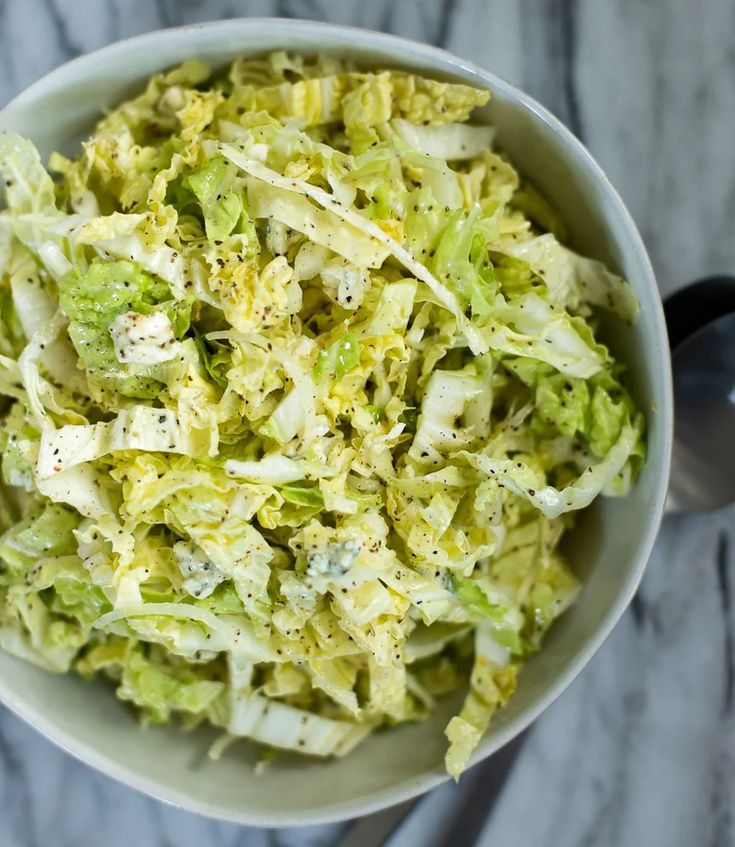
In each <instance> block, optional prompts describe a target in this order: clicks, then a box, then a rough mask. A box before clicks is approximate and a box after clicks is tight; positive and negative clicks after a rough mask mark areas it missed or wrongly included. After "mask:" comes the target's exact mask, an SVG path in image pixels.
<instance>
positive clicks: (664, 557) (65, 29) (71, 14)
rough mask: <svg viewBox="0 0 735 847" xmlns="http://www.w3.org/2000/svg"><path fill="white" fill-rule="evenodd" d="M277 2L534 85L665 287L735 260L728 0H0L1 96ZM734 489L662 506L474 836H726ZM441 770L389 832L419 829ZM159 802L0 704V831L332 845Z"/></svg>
mask: <svg viewBox="0 0 735 847" xmlns="http://www.w3.org/2000/svg"><path fill="white" fill-rule="evenodd" d="M241 15H280V16H285V17H305V18H315V19H322V20H333V21H336V22H340V23H351V24H355V25H358V26H364V27H370V28H373V29H381V30H387V31H391V32H396V33H399V34H401V35H407V36H410V37H413V38H418V39H421V40H425V41H430V42H433V43H436V44H441V45H442V46H445V47H447V48H448V49H450V50H452V51H453V52H455V53H458V54H460V55H462V56H464V57H466V58H469V59H472V60H473V61H475V62H477V63H478V64H481V65H483V66H485V67H488V68H491V69H492V70H494V71H496V72H497V73H499V74H500V75H501V76H504V77H506V78H507V79H509V80H510V81H512V82H514V83H516V84H518V85H519V86H521V87H522V88H524V89H526V90H527V91H529V92H530V93H531V94H533V95H534V96H536V97H537V98H538V99H539V100H541V101H542V102H543V103H544V104H545V105H547V106H548V107H549V108H551V109H552V110H553V111H554V112H555V113H556V114H558V115H559V116H560V117H561V118H562V119H563V120H564V121H565V122H566V123H567V124H568V125H569V126H570V127H571V128H572V129H573V130H574V131H575V132H576V133H577V134H578V135H579V136H580V137H581V138H582V139H583V140H584V141H585V143H586V144H587V145H588V146H589V147H590V149H591V150H592V152H593V154H594V155H595V156H596V158H597V159H598V161H599V162H600V164H601V165H602V166H603V168H604V169H605V170H606V171H607V173H608V175H609V176H610V178H611V180H612V182H613V183H614V184H615V185H616V187H617V188H618V190H619V191H620V193H621V194H622V196H623V199H624V200H625V201H626V203H627V204H628V207H629V208H630V210H631V212H632V214H633V216H634V218H635V219H636V221H637V223H638V225H639V227H640V228H641V231H642V233H643V236H644V238H645V240H646V243H647V245H648V248H649V250H650V253H651V257H652V260H653V263H654V267H655V269H656V272H657V275H658V279H659V282H660V285H661V288H662V290H663V291H670V290H673V289H675V288H677V287H678V286H680V285H682V284H684V283H686V282H687V281H688V280H690V279H692V278H694V277H696V276H702V275H705V274H710V273H717V272H727V271H733V270H734V269H735V239H734V238H733V235H732V229H733V223H732V221H733V217H734V216H735V147H734V146H733V144H732V134H733V130H734V129H735V4H733V3H732V2H731V0H708V2H706V3H702V4H698V5H697V6H696V7H695V5H694V4H692V3H690V2H689V0H454V2H453V0H400V2H397V0H331V1H330V0H250V2H245V0H240V2H237V0H156V1H155V2H153V1H152V0H0V104H2V103H4V102H6V101H7V100H8V99H9V98H10V97H12V96H13V95H14V94H15V93H16V92H18V91H20V90H21V89H22V88H24V87H25V86H26V85H28V84H29V83H30V82H32V81H33V80H35V79H37V78H38V77H39V76H41V75H42V74H44V73H45V72H47V71H48V70H50V69H51V68H53V67H55V66H56V65H58V64H60V63H62V62H63V61H66V60H67V59H69V58H72V57H74V56H75V55H79V54H80V53H84V52H87V51H89V50H93V49H95V48H96V47H99V46H101V45H103V44H106V43H108V42H110V41H114V40H117V39H119V38H124V37H127V36H130V35H134V34H137V33H140V32H145V31H148V30H152V29H156V28H158V27H161V26H174V25H178V24H182V23H192V22H195V21H201V20H209V19H214V18H221V17H234V16H241ZM734 556H735V509H727V510H723V511H721V512H720V513H718V514H716V515H710V516H683V517H677V518H667V520H666V521H665V524H664V527H663V529H662V532H661V537H660V539H659V542H658V544H657V547H656V550H655V553H654V556H653V558H652V561H651V564H650V567H649V569H648V571H647V574H646V577H645V579H644V582H643V585H642V588H641V591H640V593H639V595H638V597H637V599H636V602H635V603H634V605H633V607H632V608H631V610H630V611H629V612H628V613H627V614H626V615H625V617H624V618H623V620H622V622H621V624H620V625H619V626H618V628H617V629H616V630H615V632H614V634H613V635H612V636H611V638H610V639H609V640H608V642H607V643H606V645H605V646H604V647H603V649H602V650H601V651H600V653H599V655H598V656H597V657H596V658H595V660H594V661H593V662H592V663H591V665H590V666H589V667H588V668H587V670H585V671H584V673H583V674H582V675H581V676H580V678H579V679H578V681H577V682H576V683H575V684H574V685H573V686H572V688H571V689H570V690H569V691H568V692H567V693H566V694H564V695H563V696H562V697H561V698H560V699H559V700H558V701H557V703H556V704H555V705H554V706H553V707H552V708H551V709H549V710H548V712H547V713H546V714H545V715H544V716H543V717H542V719H541V720H539V721H538V722H537V724H536V726H535V728H534V730H533V733H532V735H531V737H530V740H529V741H528V743H527V744H526V747H525V748H524V751H523V753H522V755H521V757H520V759H519V760H518V763H517V765H516V767H515V769H514V771H513V773H512V775H511V778H510V779H509V781H508V782H507V784H506V787H505V789H504V791H503V794H502V796H501V798H500V801H499V803H498V805H497V806H496V808H495V811H494V813H493V815H492V817H491V819H490V820H489V821H488V824H487V826H486V828H485V831H484V833H483V837H482V844H483V845H484V847H490V845H496V844H505V845H512V847H636V846H637V845H640V844H646V845H647V847H658V845H666V847H690V845H692V846H693V845H697V847H698V845H703V847H704V846H705V845H706V847H728V845H733V844H735V822H733V811H734V810H735V732H733V730H734V729H735V659H734V656H733V654H734V651H735V647H734V638H735V629H734V627H735V622H734V620H733V616H734V615H735V609H734V608H733V593H734V592H735V585H733V580H734V577H733V571H732V567H733V557H734ZM456 795H457V789H456V788H454V787H452V786H445V787H444V788H442V789H440V791H439V793H438V795H437V796H436V797H435V798H433V799H432V803H431V804H430V805H428V804H427V806H426V813H425V815H424V820H423V823H422V822H421V821H419V820H414V821H412V822H411V824H410V825H409V827H407V828H406V829H404V830H402V831H401V833H400V835H399V837H397V838H396V839H395V840H394V847H401V845H409V847H412V845H417V847H418V845H422V844H423V843H424V836H423V833H425V832H426V831H427V828H426V827H427V826H430V825H431V821H432V820H436V815H437V814H441V813H442V811H443V810H444V809H447V808H451V806H452V803H453V801H454V799H455V797H456ZM338 834H339V829H338V828H334V827H318V828H314V829H308V830H291V831H283V832H271V833H268V832H264V831H258V830H253V829H243V828H237V827H233V826H229V825H224V824H217V823H214V822H211V821H207V820H204V819H201V818H198V817H196V816H193V815H190V814H187V813H184V812H181V811H178V810H175V809H172V808H169V807H166V806H163V805H161V804H158V803H156V802H155V801H152V800H149V799H147V798H145V797H142V796H141V795H139V794H137V793H135V792H133V791H131V790H129V789H126V788H124V787H122V786H119V785H117V784H115V783H113V782H112V781H110V780H109V779H107V778H105V777H102V776H99V775H98V774H95V773H93V772H92V771H90V770H88V769H87V768H85V767H84V766H82V765H80V764H78V763H77V762H75V761H73V760H71V759H70V758H69V757H67V756H66V755H65V754H64V753H62V752H60V751H58V750H57V749H56V748H55V747H53V746H51V745H50V744H49V743H48V742H47V741H45V740H44V739H42V738H41V737H40V736H38V735H37V734H36V733H35V732H33V731H32V730H30V729H28V728H27V727H26V726H25V725H24V724H22V723H21V722H20V721H18V720H17V719H16V718H14V717H12V716H11V715H9V714H8V713H7V712H5V711H3V710H0V845H2V847H72V845H73V847H97V845H101V844H104V845H106V847H127V845H130V844H135V845H136V847H189V845H191V847H195V846H196V847H202V845H207V847H241V845H242V846H244V845H247V847H260V845H263V847H266V845H268V847H271V846H272V845H303V846H304V847H309V846H310V845H330V844H333V843H334V842H335V838H336V837H337V836H338Z"/></svg>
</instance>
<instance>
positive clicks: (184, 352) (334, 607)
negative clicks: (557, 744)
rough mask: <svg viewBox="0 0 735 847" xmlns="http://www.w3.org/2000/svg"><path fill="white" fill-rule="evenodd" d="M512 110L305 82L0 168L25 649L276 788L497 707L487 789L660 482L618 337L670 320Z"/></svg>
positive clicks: (5, 347) (153, 93) (118, 122)
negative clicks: (588, 232) (618, 541)
mask: <svg viewBox="0 0 735 847" xmlns="http://www.w3.org/2000/svg"><path fill="white" fill-rule="evenodd" d="M489 96H490V93H489V92H488V91H487V90H483V89H479V88H475V87H472V86H469V85H465V84H459V83H454V82H444V81H439V80H436V79H432V78H430V77H428V76H424V75H420V74H416V73H411V72H408V71H404V70H391V69H381V70H374V71H365V70H364V69H362V68H361V67H360V66H357V65H352V64H351V63H349V62H346V61H343V60H338V59H335V58H331V57H316V58H315V57H305V56H301V55H297V54H287V53H284V52H276V53H273V54H271V55H268V56H266V57H264V58H257V59H253V58H247V59H239V60H236V61H234V62H233V63H232V64H231V65H230V66H229V67H227V68H226V69H224V70H221V71H216V72H213V71H212V70H211V69H210V68H209V67H208V66H207V65H205V64H204V63H202V62H200V61H196V60H192V61H187V62H185V63H184V64H182V65H180V66H179V67H176V68H174V69H173V70H169V71H167V72H165V73H163V74H159V75H156V76H154V77H153V78H152V79H151V80H150V82H149V83H148V85H147V86H146V88H145V90H143V91H142V92H141V93H140V94H139V95H138V96H136V97H134V98H133V99H130V100H128V101H126V102H124V103H123V104H122V105H120V106H119V107H117V108H115V109H114V110H112V111H110V112H109V113H108V114H106V115H105V116H104V117H103V118H102V119H101V120H100V122H99V123H98V125H97V127H96V128H95V130H94V131H93V133H92V134H91V135H90V136H89V138H88V139H87V140H86V141H85V142H84V143H83V144H82V147H81V150H80V151H79V153H78V155H77V156H76V158H67V157H65V156H62V155H60V154H54V155H52V156H51V158H50V160H49V162H48V170H47V169H46V168H45V167H44V165H43V163H42V160H41V157H40V155H39V154H38V152H37V151H36V149H35V147H34V146H33V144H32V143H31V141H29V140H27V139H26V138H23V137H21V136H19V135H16V134H14V133H12V132H8V131H3V132H1V133H0V172H1V173H2V177H3V180H4V196H5V202H4V205H3V207H2V210H1V211H0V394H1V395H2V398H3V399H2V406H1V408H2V415H1V420H0V449H1V450H2V479H3V486H2V491H1V492H0V493H1V499H0V518H1V521H2V535H1V536H0V647H2V648H3V649H4V650H6V651H9V652H11V653H13V654H15V655H17V656H20V657H21V658H23V659H26V660H28V661H30V662H33V663H35V664H37V665H40V666H41V667H43V668H46V669H48V670H49V671H55V672H61V673H64V672H76V673H79V674H81V675H82V676H85V677H93V676H104V677H107V678H109V679H110V680H111V683H112V685H113V686H114V690H115V692H116V693H117V696H118V697H120V698H121V699H122V700H125V701H127V702H129V703H130V704H131V706H132V707H133V708H134V709H135V711H136V713H137V714H138V715H139V716H140V718H141V719H142V720H143V721H145V722H153V723H164V722H169V721H177V722H179V723H180V724H181V725H182V726H183V727H185V728H188V727H193V726H195V725H197V724H199V723H201V722H208V723H210V724H213V725H214V726H215V727H217V728H220V729H221V736H220V739H219V740H218V741H217V742H216V744H215V747H214V748H213V750H212V753H213V755H219V754H220V753H221V752H222V750H223V749H224V748H225V747H227V746H228V744H230V743H231V742H234V741H236V740H238V739H241V738H248V739H251V740H253V741H255V742H257V743H259V744H260V745H262V748H263V757H262V762H263V763H265V762H267V761H268V760H269V759H270V758H272V757H273V756H274V755H277V754H278V751H279V750H289V751H293V752H295V753H300V754H305V755H311V756H322V757H329V756H342V755H345V754H347V753H349V752H350V751H351V750H352V749H354V748H355V746H356V745H359V744H365V743H369V740H368V739H369V738H370V736H371V734H372V733H375V732H378V731H380V730H381V729H382V728H384V727H389V726H393V725H396V724H399V723H402V722H406V721H418V720H421V719H423V718H425V717H427V716H428V715H429V714H431V713H432V711H433V710H434V707H435V704H436V702H437V700H438V698H442V697H444V696H446V695H448V694H450V693H452V692H456V691H464V692H465V693H464V700H463V702H462V703H461V704H460V708H459V711H458V712H457V714H456V715H454V716H453V717H452V718H451V720H450V721H449V723H448V725H447V727H446V735H447V753H446V768H447V770H448V772H449V773H450V774H452V775H453V776H455V777H458V776H459V774H460V773H461V772H462V770H463V769H464V768H465V766H466V765H467V763H468V760H469V757H470V755H471V753H472V751H473V750H474V749H475V747H476V746H477V745H478V743H479V742H480V740H481V738H482V736H483V733H484V732H485V730H486V728H487V726H488V724H489V721H490V720H491V718H492V715H493V713H494V712H495V710H496V709H497V708H498V707H501V706H502V705H503V704H504V703H505V702H506V701H507V700H508V698H510V697H511V696H512V694H513V691H514V688H515V685H516V678H517V675H518V673H519V670H520V668H521V667H522V664H523V662H524V660H525V659H527V658H528V657H529V656H530V655H531V654H533V653H534V652H535V651H537V650H538V649H539V647H540V646H541V643H542V639H543V636H544V634H545V633H546V631H547V629H548V628H549V626H550V625H551V624H552V623H553V621H554V620H555V619H556V618H557V617H558V616H559V615H561V614H562V613H563V612H564V610H565V609H567V608H568V606H569V605H570V604H571V603H573V602H574V600H575V597H576V596H577V593H578V588H579V581H578V578H577V577H576V576H575V574H574V573H573V571H572V570H571V569H570V567H569V566H568V564H567V561H566V559H565V556H564V554H563V550H562V547H563V545H561V542H562V541H563V538H564V535H565V533H566V531H567V530H568V529H569V527H570V526H571V525H572V523H573V519H574V515H575V513H576V512H577V511H578V510H580V509H584V508H586V507H587V506H589V505H590V504H591V503H592V501H593V500H594V499H595V498H596V497H597V496H598V495H607V496H620V495H625V494H626V493H627V492H628V490H629V488H630V486H631V485H632V484H633V482H634V480H635V477H636V474H637V471H638V469H639V467H640V465H641V463H642V461H643V459H644V453H645V447H644V437H643V436H644V421H643V416H642V414H641V413H640V412H639V411H638V409H637V408H636V405H635V403H634V401H633V400H632V399H631V395H630V394H629V392H628V390H627V388H626V373H625V369H624V367H623V366H622V365H621V364H620V363H618V362H616V360H615V359H614V358H613V356H612V355H611V353H610V351H609V350H608V349H607V348H606V347H605V345H603V344H602V343H601V342H600V340H599V338H598V333H597V321H598V316H599V315H600V314H601V311H606V312H609V313H612V315H613V316H614V319H616V320H620V321H624V322H628V323H629V322H632V321H633V320H634V319H635V316H636V310H637V301H636V298H635V297H634V296H633V294H632V293H631V290H630V288H629V287H628V285H627V283H626V282H625V281H624V280H623V279H622V278H620V277H619V276H617V275H615V274H613V273H612V272H610V271H609V270H608V269H607V268H606V267H605V266H604V265H603V264H601V263H600V262H598V261H596V260H593V259H590V258H586V257H584V256H581V255H579V254H577V253H575V252H573V251H572V250H571V249H569V248H568V247H567V246H565V233H564V225H563V221H562V220H561V218H560V216H559V215H558V214H557V213H556V211H555V209H554V208H553V207H552V206H551V205H550V204H549V203H548V202H547V201H546V200H545V199H544V197H542V196H541V195H540V194H539V193H538V192H537V191H536V190H535V189H534V187H533V186H532V185H530V184H527V183H526V182H525V181H524V180H523V179H521V178H520V177H519V175H518V173H517V172H516V171H515V169H514V168H513V166H512V163H511V162H510V161H509V159H508V158H507V157H506V156H505V155H504V153H503V152H502V151H498V150H496V149H494V146H493V129H492V127H488V126H484V125H483V126H481V125H476V124H474V123H473V122H472V114H473V110H474V109H475V108H477V107H480V106H482V105H484V104H485V103H486V101H487V100H488V98H489ZM560 545H561V546H560Z"/></svg>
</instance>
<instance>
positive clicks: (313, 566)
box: [306, 538, 362, 576]
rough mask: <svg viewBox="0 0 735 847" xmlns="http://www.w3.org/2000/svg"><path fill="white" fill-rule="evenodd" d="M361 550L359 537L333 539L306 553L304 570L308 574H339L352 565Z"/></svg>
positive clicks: (345, 571)
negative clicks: (342, 539)
mask: <svg viewBox="0 0 735 847" xmlns="http://www.w3.org/2000/svg"><path fill="white" fill-rule="evenodd" d="M360 550H362V541H360V539H359V538H348V539H347V541H333V542H332V543H330V544H326V545H325V546H324V547H317V548H315V549H314V550H310V551H309V552H308V553H307V554H306V560H307V563H308V564H307V566H306V572H307V574H309V576H320V575H322V574H332V575H334V576H341V575H342V574H344V573H347V571H348V570H349V569H350V568H351V567H352V565H353V564H354V562H355V559H356V558H357V557H358V555H359V553H360Z"/></svg>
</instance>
